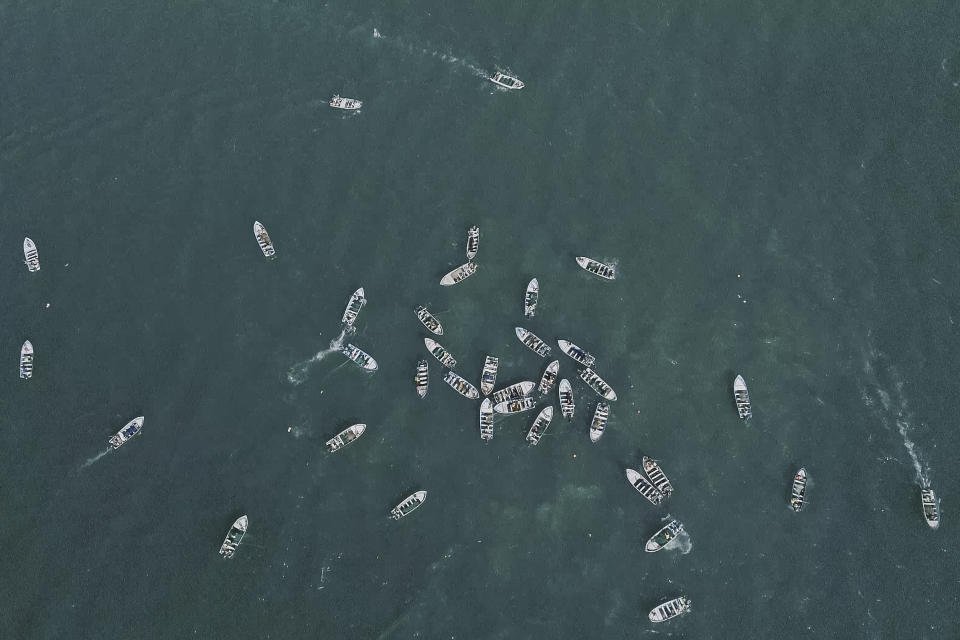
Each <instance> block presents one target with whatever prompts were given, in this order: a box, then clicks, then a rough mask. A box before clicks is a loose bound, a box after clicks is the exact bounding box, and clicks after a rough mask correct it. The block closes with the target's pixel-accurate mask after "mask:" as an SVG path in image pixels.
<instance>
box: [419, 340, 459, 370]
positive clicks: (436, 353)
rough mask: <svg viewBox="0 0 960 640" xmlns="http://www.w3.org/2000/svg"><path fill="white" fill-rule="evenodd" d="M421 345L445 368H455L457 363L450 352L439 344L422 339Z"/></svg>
mask: <svg viewBox="0 0 960 640" xmlns="http://www.w3.org/2000/svg"><path fill="white" fill-rule="evenodd" d="M423 344H425V345H427V351H429V352H430V353H431V354H432V355H433V357H434V358H436V359H437V360H439V361H440V364H442V365H443V366H445V367H449V368H450V369H453V368H454V367H455V366H457V361H456V360H455V359H454V358H453V356H452V355H450V352H449V351H447V350H446V349H444V348H443V347H441V346H440V343H439V342H436V341H435V340H431V339H430V338H424V339H423Z"/></svg>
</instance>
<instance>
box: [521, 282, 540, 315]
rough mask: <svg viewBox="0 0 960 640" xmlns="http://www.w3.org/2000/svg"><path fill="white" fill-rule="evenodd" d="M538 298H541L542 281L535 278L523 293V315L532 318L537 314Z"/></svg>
mask: <svg viewBox="0 0 960 640" xmlns="http://www.w3.org/2000/svg"><path fill="white" fill-rule="evenodd" d="M538 300H540V283H539V282H538V281H537V279H536V278H534V279H533V280H531V281H530V284H528V285H527V292H526V293H525V294H524V295H523V317H525V318H532V317H533V316H535V315H536V314H537V301H538Z"/></svg>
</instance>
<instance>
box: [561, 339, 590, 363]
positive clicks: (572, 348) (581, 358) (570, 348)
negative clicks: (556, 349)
mask: <svg viewBox="0 0 960 640" xmlns="http://www.w3.org/2000/svg"><path fill="white" fill-rule="evenodd" d="M557 344H558V345H559V346H560V351H563V353H564V354H566V355H567V356H568V357H570V358H573V359H574V360H576V361H577V362H579V363H580V364H582V365H583V366H585V367H591V366H593V363H594V362H595V361H596V358H594V357H593V356H592V355H591V354H590V352H589V351H584V350H583V349H581V348H580V347H578V346H577V345H575V344H573V343H572V342H570V341H569V340H557Z"/></svg>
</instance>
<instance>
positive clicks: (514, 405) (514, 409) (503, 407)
mask: <svg viewBox="0 0 960 640" xmlns="http://www.w3.org/2000/svg"><path fill="white" fill-rule="evenodd" d="M536 406H537V401H536V400H534V399H533V398H530V397H526V398H520V399H519V400H507V401H505V402H498V403H497V404H495V405H493V410H494V411H496V412H497V413H506V414H510V413H521V412H523V411H530V409H533V408H534V407H536Z"/></svg>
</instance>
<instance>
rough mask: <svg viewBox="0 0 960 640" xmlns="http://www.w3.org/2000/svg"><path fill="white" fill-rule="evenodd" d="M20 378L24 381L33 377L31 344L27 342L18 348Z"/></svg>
mask: <svg viewBox="0 0 960 640" xmlns="http://www.w3.org/2000/svg"><path fill="white" fill-rule="evenodd" d="M20 377H21V378H23V379H24V380H28V379H29V378H32V377H33V344H31V342H30V341H29V340H27V341H26V342H24V343H23V346H22V347H20Z"/></svg>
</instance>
